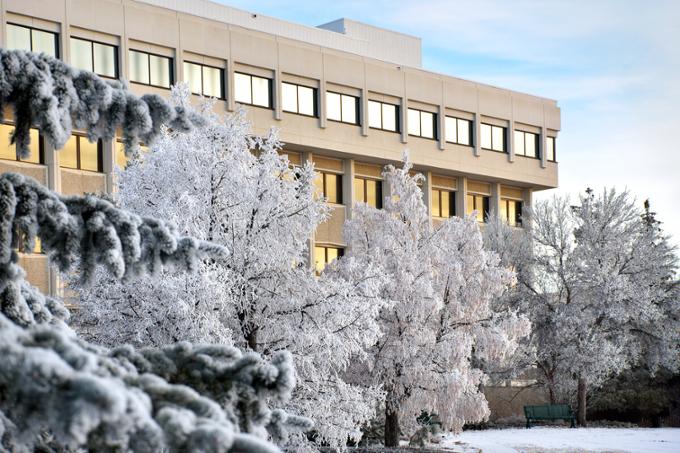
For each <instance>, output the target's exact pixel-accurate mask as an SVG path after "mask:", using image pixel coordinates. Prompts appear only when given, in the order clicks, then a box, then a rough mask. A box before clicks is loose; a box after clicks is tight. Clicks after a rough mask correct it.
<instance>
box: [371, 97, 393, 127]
mask: <svg viewBox="0 0 680 453" xmlns="http://www.w3.org/2000/svg"><path fill="white" fill-rule="evenodd" d="M368 127H371V128H373V129H382V130H384V131H390V132H399V106H396V105H393V104H386V103H384V102H378V101H368Z"/></svg>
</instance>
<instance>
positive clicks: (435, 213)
mask: <svg viewBox="0 0 680 453" xmlns="http://www.w3.org/2000/svg"><path fill="white" fill-rule="evenodd" d="M439 201H440V200H439V190H437V189H432V203H431V205H432V217H441V212H442V211H441V206H440V204H439Z"/></svg>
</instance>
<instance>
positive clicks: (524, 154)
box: [513, 129, 541, 159]
mask: <svg viewBox="0 0 680 453" xmlns="http://www.w3.org/2000/svg"><path fill="white" fill-rule="evenodd" d="M513 133H514V134H522V138H523V140H522V143H523V146H524V149H523V150H522V153H521V154H519V153H517V150H516V149H513V152H514V153H515V156H521V157H527V158H529V159H541V148H540V146H539V145H540V138H539V137H540V134H537V133H535V132H529V131H523V130H520V129H515V130H514V132H513ZM527 135H533V136H534V149H535V150H536V155H535V156H527ZM514 139H515V135H513V146H514V143H515V141H514Z"/></svg>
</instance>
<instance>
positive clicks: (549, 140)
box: [545, 137, 557, 162]
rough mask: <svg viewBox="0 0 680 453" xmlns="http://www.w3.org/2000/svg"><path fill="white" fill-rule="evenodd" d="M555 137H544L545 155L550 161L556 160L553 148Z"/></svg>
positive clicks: (555, 152) (555, 151)
mask: <svg viewBox="0 0 680 453" xmlns="http://www.w3.org/2000/svg"><path fill="white" fill-rule="evenodd" d="M555 141H556V140H555V137H546V139H545V157H546V159H548V160H549V161H551V162H555V161H557V150H556V149H555Z"/></svg>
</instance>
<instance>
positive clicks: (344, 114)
mask: <svg viewBox="0 0 680 453" xmlns="http://www.w3.org/2000/svg"><path fill="white" fill-rule="evenodd" d="M358 105H359V98H358V97H356V96H350V95H348V94H340V93H333V92H331V91H327V92H326V118H328V119H329V120H333V121H342V122H343V123H349V124H359V108H358Z"/></svg>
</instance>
